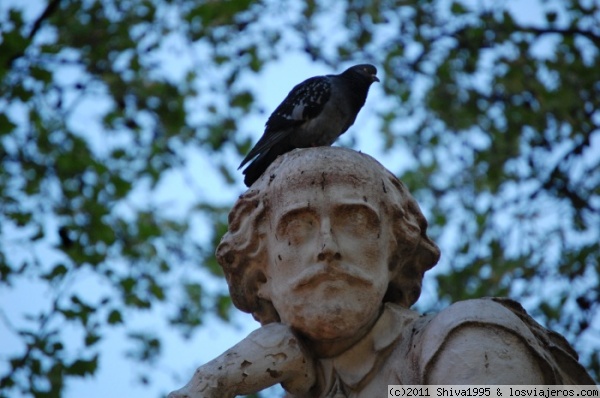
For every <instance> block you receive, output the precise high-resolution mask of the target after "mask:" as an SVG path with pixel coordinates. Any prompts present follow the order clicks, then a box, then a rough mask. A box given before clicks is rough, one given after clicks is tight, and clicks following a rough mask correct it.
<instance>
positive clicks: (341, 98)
mask: <svg viewBox="0 0 600 398" xmlns="http://www.w3.org/2000/svg"><path fill="white" fill-rule="evenodd" d="M376 73H377V69H376V68H375V67H374V66H373V65H368V64H363V65H356V66H353V67H351V68H349V69H347V70H346V71H344V72H343V73H341V74H339V75H327V76H316V77H311V78H310V79H307V80H305V81H303V82H302V83H300V84H298V85H296V86H295V87H294V88H293V89H292V90H291V91H290V93H289V94H288V95H287V97H286V98H285V99H284V100H283V102H282V103H281V104H280V105H279V106H278V107H277V109H275V111H274V112H273V113H272V114H271V116H270V117H269V119H268V121H267V123H266V126H265V132H264V134H263V136H262V137H261V138H260V140H259V141H258V143H257V144H256V145H255V146H254V147H253V148H252V150H251V151H250V152H249V153H248V155H247V156H246V157H245V158H244V160H243V161H242V163H241V164H240V168H241V167H243V166H244V165H245V164H246V163H248V162H250V161H252V162H251V163H250V164H249V165H248V167H247V168H246V169H245V170H244V171H243V173H244V175H245V178H244V183H245V184H246V185H247V186H250V185H252V184H253V183H254V182H255V181H256V180H257V179H258V178H259V177H260V176H261V175H262V174H263V173H264V171H265V170H266V169H267V167H268V166H269V165H270V164H271V163H272V162H273V161H274V160H275V159H276V158H277V156H279V155H282V154H284V153H286V152H289V151H291V150H292V149H295V148H307V147H312V146H324V145H331V144H332V143H333V142H334V141H335V140H336V139H337V138H338V137H339V136H340V135H341V134H343V133H344V132H345V131H346V130H347V129H348V128H349V127H350V126H351V125H352V124H353V123H354V120H355V119H356V115H357V114H358V112H359V111H360V109H361V108H362V106H363V105H364V103H365V100H366V98H367V93H368V90H369V87H370V85H371V84H372V83H373V82H375V81H379V79H378V78H377V76H376Z"/></svg>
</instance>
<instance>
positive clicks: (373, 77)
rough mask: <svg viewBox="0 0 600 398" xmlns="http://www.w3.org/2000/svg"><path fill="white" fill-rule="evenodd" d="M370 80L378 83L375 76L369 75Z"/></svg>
mask: <svg viewBox="0 0 600 398" xmlns="http://www.w3.org/2000/svg"><path fill="white" fill-rule="evenodd" d="M371 80H372V81H374V82H378V81H379V78H378V77H377V76H375V75H371Z"/></svg>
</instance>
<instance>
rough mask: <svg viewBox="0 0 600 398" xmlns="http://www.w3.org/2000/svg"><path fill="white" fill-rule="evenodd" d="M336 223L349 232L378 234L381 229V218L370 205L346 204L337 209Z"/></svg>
mask: <svg viewBox="0 0 600 398" xmlns="http://www.w3.org/2000/svg"><path fill="white" fill-rule="evenodd" d="M335 225H336V226H337V227H338V228H340V229H341V230H343V231H345V232H346V233H349V234H359V235H364V234H368V233H374V234H376V233H377V231H379V225H380V220H379V216H378V215H377V213H376V212H375V211H374V210H373V209H372V208H371V207H369V206H362V205H345V206H341V207H339V208H338V209H337V211H336V216H335ZM336 229H337V228H336Z"/></svg>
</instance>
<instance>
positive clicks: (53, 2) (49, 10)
mask: <svg viewBox="0 0 600 398" xmlns="http://www.w3.org/2000/svg"><path fill="white" fill-rule="evenodd" d="M59 4H60V0H50V2H49V3H48V5H47V6H46V9H45V10H44V12H43V13H42V14H41V15H40V16H39V17H38V18H37V19H36V20H35V21H34V22H33V26H32V27H31V30H30V31H29V34H28V35H27V39H28V41H29V44H31V41H32V40H33V38H34V37H35V35H36V34H37V32H38V31H39V30H40V28H41V27H42V23H43V22H44V21H45V20H46V19H48V18H49V17H50V15H52V14H53V13H54V12H55V11H56V10H57V8H58V5H59ZM26 49H27V47H25V48H23V49H22V50H21V51H18V52H17V53H16V54H13V56H12V57H10V58H9V59H8V62H7V66H8V69H10V68H11V66H12V64H13V62H15V60H16V59H17V58H21V57H22V56H23V55H25V50H26Z"/></svg>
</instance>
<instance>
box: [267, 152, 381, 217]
mask: <svg viewBox="0 0 600 398" xmlns="http://www.w3.org/2000/svg"><path fill="white" fill-rule="evenodd" d="M281 158H283V159H281V160H280V159H278V160H280V162H278V163H280V164H278V165H276V168H275V171H274V172H273V173H271V174H270V176H269V178H270V180H269V184H268V187H267V192H266V193H267V195H266V196H267V197H268V198H269V202H270V206H269V207H271V208H272V210H275V211H276V212H278V213H279V212H282V211H283V212H285V211H287V210H289V209H293V208H295V207H302V206H307V205H308V206H310V205H311V204H313V205H317V204H323V203H325V202H335V203H360V202H367V203H369V204H370V205H371V206H374V205H375V204H376V202H379V201H380V200H381V199H383V198H384V196H385V195H383V194H385V193H386V188H385V185H386V184H387V183H388V182H387V181H386V180H388V179H389V174H388V172H387V171H386V170H385V169H384V168H383V166H381V164H379V163H378V162H377V161H375V160H374V159H372V158H370V157H369V156H367V155H363V154H360V153H357V152H354V151H350V150H346V149H342V148H315V149H306V150H299V151H294V152H292V153H291V154H290V155H289V156H287V157H286V156H284V157H281Z"/></svg>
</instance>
